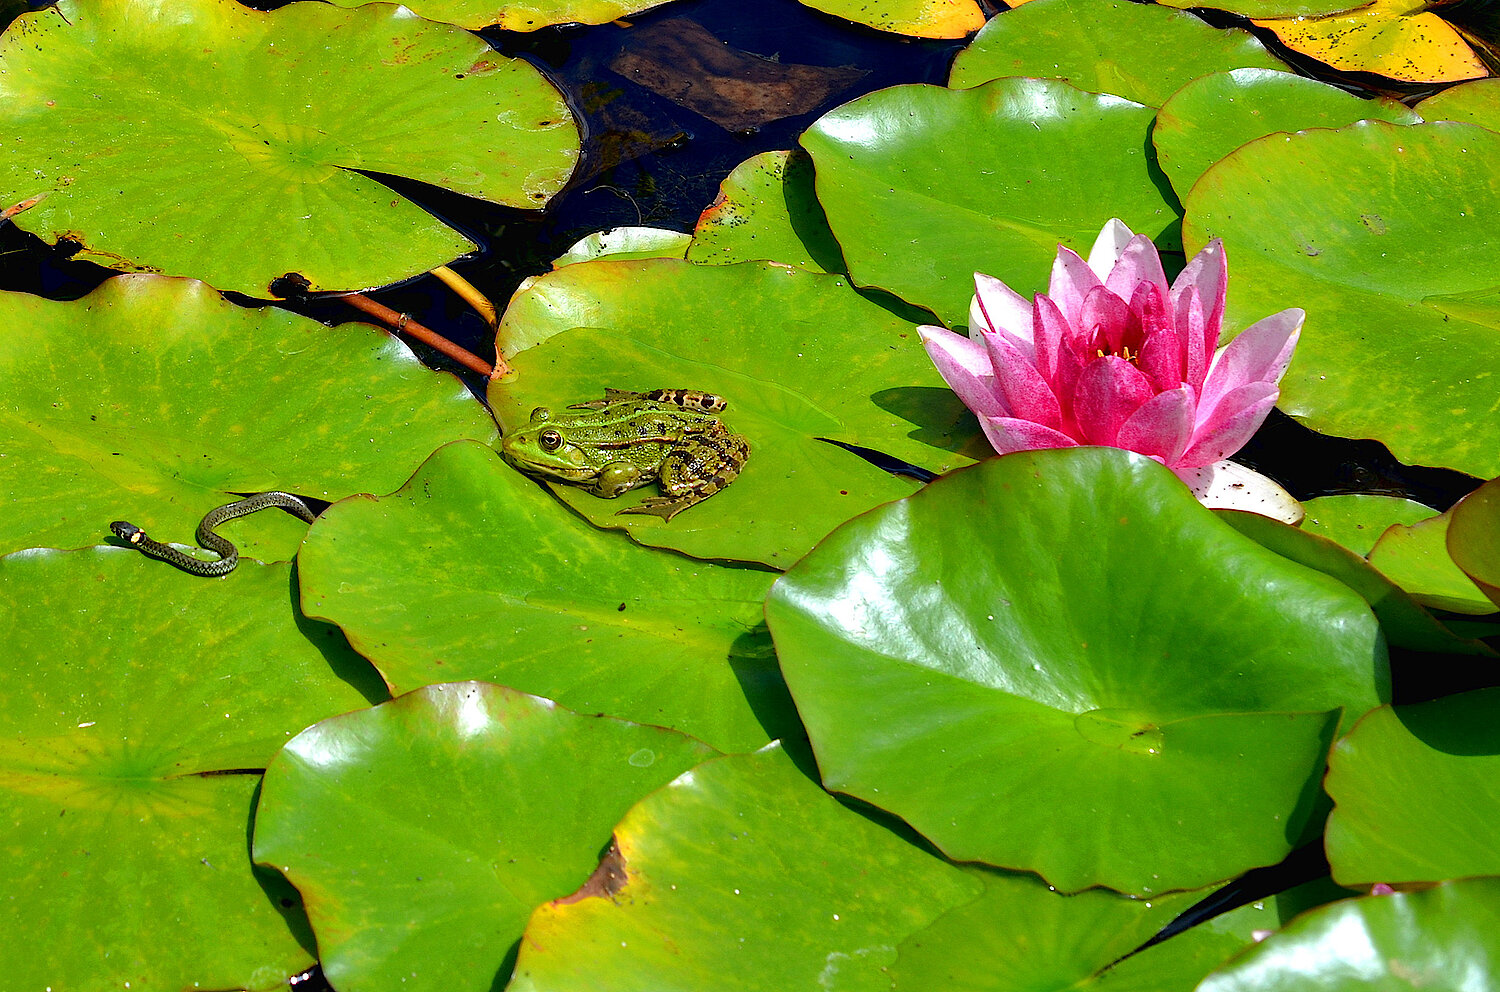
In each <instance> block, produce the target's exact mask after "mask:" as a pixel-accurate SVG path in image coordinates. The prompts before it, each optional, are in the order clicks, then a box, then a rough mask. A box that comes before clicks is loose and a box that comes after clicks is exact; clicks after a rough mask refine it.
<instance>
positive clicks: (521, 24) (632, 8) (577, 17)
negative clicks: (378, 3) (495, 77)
mask: <svg viewBox="0 0 1500 992" xmlns="http://www.w3.org/2000/svg"><path fill="white" fill-rule="evenodd" d="M332 2H334V3H337V4H338V5H339V6H341V7H358V6H359V5H360V4H359V0H332ZM666 2H667V0H413V2H411V3H409V4H407V6H409V7H411V9H412V10H415V11H416V12H417V13H418V14H420V15H421V16H423V17H429V18H431V19H432V20H434V21H446V22H448V23H449V24H457V25H459V26H461V27H466V28H469V29H470V30H478V29H479V28H488V27H497V28H500V29H501V30H502V31H538V30H540V29H542V28H545V27H551V26H552V25H554V24H575V23H576V24H607V23H609V22H610V21H613V20H617V19H619V18H621V17H630V16H631V15H633V14H639V13H641V12H642V11H645V10H650V9H651V8H653V7H660V6H661V5H662V4H664V3H666Z"/></svg>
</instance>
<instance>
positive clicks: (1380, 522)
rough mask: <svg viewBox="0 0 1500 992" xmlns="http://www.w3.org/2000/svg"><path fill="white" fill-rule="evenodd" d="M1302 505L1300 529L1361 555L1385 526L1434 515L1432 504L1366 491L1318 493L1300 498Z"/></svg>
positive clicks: (1372, 545) (1383, 531)
mask: <svg viewBox="0 0 1500 992" xmlns="http://www.w3.org/2000/svg"><path fill="white" fill-rule="evenodd" d="M1302 506H1303V508H1304V509H1305V510H1306V511H1307V517H1306V518H1305V519H1304V520H1303V521H1302V530H1303V532H1304V533H1308V534H1314V535H1316V536H1318V537H1322V538H1326V539H1328V540H1330V541H1332V542H1333V543H1335V544H1339V545H1342V546H1343V547H1346V548H1348V549H1349V550H1350V551H1352V552H1354V553H1355V554H1357V555H1359V556H1361V557H1364V556H1366V555H1368V554H1369V553H1370V549H1371V548H1373V547H1375V542H1376V541H1377V540H1379V539H1380V535H1381V534H1383V533H1385V531H1386V529H1387V528H1388V527H1391V526H1392V525H1394V524H1403V525H1405V524H1414V523H1416V522H1417V521H1419V520H1427V519H1428V518H1430V517H1435V516H1437V511H1436V510H1434V509H1433V508H1432V507H1430V506H1423V505H1422V504H1421V503H1418V502H1416V501H1414V500H1409V499H1402V498H1401V497H1399V496H1379V495H1374V494H1366V493H1357V494H1345V495H1341V496H1319V497H1317V498H1316V499H1309V500H1304V501H1303V503H1302Z"/></svg>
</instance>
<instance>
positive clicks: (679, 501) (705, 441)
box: [619, 422, 750, 520]
mask: <svg viewBox="0 0 1500 992" xmlns="http://www.w3.org/2000/svg"><path fill="white" fill-rule="evenodd" d="M749 457H750V442H749V441H747V440H745V438H744V437H743V436H741V435H739V434H735V433H733V432H731V431H730V430H729V429H728V428H726V427H725V426H724V425H723V424H722V423H717V422H716V423H715V425H714V427H713V429H712V430H708V431H704V432H702V433H699V434H690V435H688V436H687V437H685V438H683V439H682V441H681V443H679V444H678V445H677V447H675V448H673V449H672V450H671V451H670V452H669V453H668V454H667V456H666V457H665V458H664V459H662V463H661V471H660V477H661V492H662V494H661V495H660V496H648V497H647V498H646V499H643V500H641V502H640V503H639V504H637V505H636V506H628V507H626V508H625V509H623V510H621V511H619V512H620V513H622V514H623V513H649V514H651V515H652V516H656V517H661V518H662V519H664V520H671V519H672V518H673V517H675V516H676V515H677V514H679V513H681V512H682V511H683V510H686V509H687V508H688V507H690V506H692V505H694V504H695V503H701V502H703V501H704V500H706V499H708V498H709V497H710V496H712V495H713V494H714V493H716V492H718V491H719V490H720V489H723V488H724V487H725V486H727V485H729V484H730V483H731V482H733V481H734V480H735V477H736V476H738V475H739V474H740V469H741V468H743V467H744V464H745V461H746V460H747V459H748V458H749Z"/></svg>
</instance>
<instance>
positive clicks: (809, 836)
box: [507, 745, 979, 992]
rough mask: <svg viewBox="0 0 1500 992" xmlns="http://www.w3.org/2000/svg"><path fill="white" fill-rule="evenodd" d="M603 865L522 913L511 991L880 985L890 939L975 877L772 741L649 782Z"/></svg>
mask: <svg viewBox="0 0 1500 992" xmlns="http://www.w3.org/2000/svg"><path fill="white" fill-rule="evenodd" d="M605 864H606V865H607V866H608V867H609V877H610V878H611V883H610V884H609V886H608V887H607V888H605V889H603V890H602V891H590V892H580V893H578V895H576V896H573V897H570V898H568V899H563V900H558V901H556V902H552V903H548V904H547V905H544V906H541V907H539V908H538V909H537V910H536V912H535V913H533V914H532V917H531V922H530V923H528V924H527V926H526V936H525V937H524V938H523V940H522V942H521V954H520V959H519V960H518V961H517V963H516V973H515V978H514V979H513V980H512V982H511V984H510V985H509V986H507V988H508V989H509V990H510V992H542V990H549V992H550V990H556V992H562V990H571V989H584V988H587V989H594V990H598V992H626V990H632V992H633V990H640V992H646V990H650V992H703V990H706V989H730V988H732V989H735V990H736V992H762V990H764V992H786V990H787V989H813V988H831V989H841V990H847V992H876V990H881V992H884V990H886V989H889V988H890V987H891V984H890V976H889V975H888V974H887V972H886V969H887V968H888V967H889V966H890V965H891V964H892V963H893V962H894V961H895V959H896V945H898V944H899V943H900V942H901V940H902V939H903V938H904V937H906V936H907V935H908V934H911V933H913V932H915V931H917V930H920V929H921V928H922V927H924V926H926V925H927V924H928V923H930V922H931V921H932V920H933V919H934V918H935V917H937V916H938V915H939V914H940V913H942V912H944V911H945V910H947V909H950V908H952V907H953V906H956V905H959V904H961V903H964V902H967V901H969V900H970V899H972V898H973V897H974V896H975V895H977V894H978V890H979V885H978V884H977V883H976V882H975V881H973V880H972V879H971V878H969V877H968V876H966V875H965V874H964V873H963V872H960V871H959V870H958V869H957V868H954V867H952V866H950V865H947V864H944V863H943V862H942V861H940V860H938V859H937V858H935V857H933V856H932V855H930V854H927V853H926V852H924V851H922V850H921V849H920V848H917V847H914V846H912V845H911V844H909V843H907V842H906V841H905V840H902V839H901V838H899V837H897V836H896V835H895V834H893V833H890V832H889V831H887V830H885V829H883V828H881V827H878V826H876V825H874V824H873V823H871V822H870V821H869V820H867V819H865V818H864V817H862V816H859V815H858V814H856V813H853V812H851V811H850V810H847V809H845V808H844V807H843V806H841V805H840V804H839V803H838V802H837V801H836V800H835V799H834V798H833V797H831V796H829V795H828V794H827V793H825V792H823V791H822V790H821V789H819V788H818V787H817V786H816V785H814V784H813V783H811V782H809V781H808V780H807V779H806V778H805V777H804V776H803V775H802V773H801V772H800V771H798V770H797V769H796V768H795V767H794V766H793V764H792V762H791V761H790V760H788V758H787V757H786V755H785V754H784V753H783V752H782V751H781V749H780V747H779V746H778V745H771V746H769V747H767V748H766V749H765V750H763V751H760V752H758V753H756V754H751V755H741V756H733V757H726V758H718V759H715V760H713V761H708V762H705V763H704V764H702V765H699V766H698V767H697V768H695V769H693V770H692V771H691V772H688V773H687V774H685V775H683V776H682V777H680V778H679V779H677V781H675V782H673V783H672V784H671V785H670V786H668V787H667V788H665V789H662V790H660V791H658V792H655V793H653V794H652V795H650V796H647V797H646V798H645V799H643V800H642V801H641V802H640V803H639V804H637V805H636V807H635V808H634V809H632V810H631V811H630V812H629V813H628V814H626V816H625V818H624V819H623V820H622V821H621V822H620V825H619V826H618V827H616V828H615V850H614V851H612V852H611V854H610V855H609V857H608V858H606V862H605ZM601 867H604V866H601Z"/></svg>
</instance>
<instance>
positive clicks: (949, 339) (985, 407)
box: [917, 324, 1009, 419]
mask: <svg viewBox="0 0 1500 992" xmlns="http://www.w3.org/2000/svg"><path fill="white" fill-rule="evenodd" d="M917 333H918V334H919V335H920V336H921V338H922V347H923V348H925V349H927V357H929V358H931V359H932V364H933V365H936V366H937V370H938V375H941V376H942V377H943V381H944V382H946V383H947V384H948V388H949V389H952V390H953V391H954V392H955V393H957V394H958V398H959V399H961V400H963V404H964V406H966V407H968V408H969V409H970V410H973V411H974V412H975V413H976V414H977V415H978V416H979V417H980V418H981V419H982V418H984V417H987V416H989V417H1000V416H1006V415H1007V414H1008V413H1009V411H1008V410H1006V409H1005V405H1004V403H1003V402H1001V399H1000V393H999V389H998V388H997V387H996V385H995V370H994V368H993V367H992V366H991V365H990V354H989V352H988V351H987V350H986V349H985V347H984V345H982V344H980V343H979V342H977V341H971V340H969V339H968V338H966V337H964V336H963V335H962V334H954V333H953V332H952V331H950V330H948V329H947V328H946V327H936V326H934V325H932V324H924V325H922V326H921V327H918V328H917Z"/></svg>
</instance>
